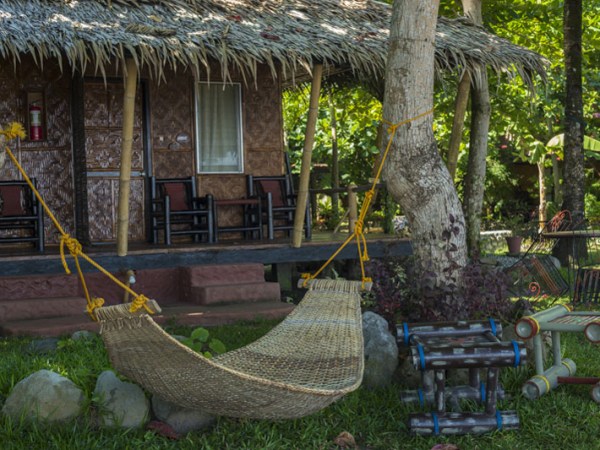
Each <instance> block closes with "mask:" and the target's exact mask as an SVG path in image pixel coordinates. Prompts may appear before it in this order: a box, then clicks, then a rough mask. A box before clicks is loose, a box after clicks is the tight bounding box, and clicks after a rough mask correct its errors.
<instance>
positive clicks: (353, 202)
mask: <svg viewBox="0 0 600 450" xmlns="http://www.w3.org/2000/svg"><path fill="white" fill-rule="evenodd" d="M355 189H356V185H355V184H350V185H349V186H348V232H349V233H350V234H353V233H354V228H356V221H357V220H358V199H357V195H356V190H355Z"/></svg>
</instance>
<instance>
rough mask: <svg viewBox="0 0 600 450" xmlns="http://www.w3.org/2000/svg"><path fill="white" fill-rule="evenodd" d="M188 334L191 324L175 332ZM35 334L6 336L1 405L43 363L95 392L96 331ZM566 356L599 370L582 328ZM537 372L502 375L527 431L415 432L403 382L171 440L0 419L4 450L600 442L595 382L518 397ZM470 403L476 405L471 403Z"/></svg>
mask: <svg viewBox="0 0 600 450" xmlns="http://www.w3.org/2000/svg"><path fill="white" fill-rule="evenodd" d="M273 325H274V323H273V322H258V323H251V324H243V325H237V326H226V327H219V328H214V329H211V336H213V337H217V338H219V339H220V340H222V341H223V342H224V343H225V344H226V346H227V349H228V350H232V349H234V348H237V347H239V346H242V345H244V344H246V343H248V342H251V341H253V340H255V339H257V338H258V337H260V336H261V335H263V334H264V333H266V332H267V331H268V330H269V329H270V328H271V327H272V326H273ZM170 331H172V332H174V333H177V334H186V333H189V332H190V331H191V330H190V329H186V328H177V329H171V330H170ZM30 342H31V340H29V339H3V340H0V404H1V403H3V402H4V399H5V398H6V396H7V395H8V394H9V392H10V390H11V387H12V386H13V385H14V384H15V383H17V382H18V381H19V380H21V379H22V378H24V377H26V376H27V375H29V374H31V373H33V372H34V371H37V370H40V369H50V370H53V371H56V372H58V373H60V374H62V375H64V376H66V377H68V378H70V379H71V380H72V381H74V382H75V383H76V384H77V385H78V386H80V387H81V388H82V389H84V391H85V392H86V394H87V396H88V398H91V392H92V391H93V389H94V385H95V382H96V377H97V376H98V374H99V373H100V372H101V371H102V370H105V369H108V368H109V363H108V359H107V356H106V352H105V350H104V347H103V345H102V341H101V340H100V338H99V337H97V338H94V339H92V340H88V341H73V340H71V339H64V340H61V341H60V348H59V350H58V351H57V352H55V353H52V354H47V355H33V354H30V353H29V352H28V351H27V347H28V345H29V343H30ZM563 347H564V353H565V355H566V356H568V357H570V358H572V359H573V360H574V361H575V362H576V363H577V365H578V370H577V374H578V375H587V376H597V375H600V348H599V347H598V346H595V347H594V346H592V345H591V344H589V343H588V342H586V341H585V340H584V338H583V337H582V336H579V335H569V334H564V335H563ZM531 375H532V369H531V368H529V369H518V370H517V369H505V370H503V374H502V381H503V383H504V387H505V389H506V391H507V393H508V394H509V395H510V399H508V400H505V401H503V402H500V405H499V406H500V409H516V410H517V411H518V413H519V416H520V419H521V430H520V431H516V432H514V431H512V432H494V433H491V434H488V435H483V436H457V437H431V438H420V437H415V436H410V435H409V434H408V432H407V429H406V421H407V418H408V414H409V413H410V412H416V411H418V408H417V407H408V406H404V405H403V404H402V403H401V402H400V401H399V394H400V391H401V390H402V388H403V387H402V386H401V385H399V384H398V385H393V386H392V387H390V388H388V389H385V390H379V391H367V390H364V389H362V388H361V389H359V390H358V391H356V392H354V393H352V394H350V395H347V396H346V397H345V398H343V399H341V400H340V401H339V402H337V403H336V404H334V405H332V406H330V407H328V408H326V409H325V410H323V411H321V412H319V413H318V414H314V415H312V416H310V417H306V418H303V419H297V420H286V421H279V422H269V421H262V420H246V419H243V420H241V419H228V418H220V419H219V420H218V422H217V425H216V426H215V427H214V428H213V429H212V430H210V431H208V432H206V433H190V434H189V435H187V436H186V437H184V438H182V439H181V440H179V441H171V440H168V439H166V438H163V437H160V436H157V435H155V434H154V433H152V432H150V431H145V430H137V431H133V430H129V431H124V430H108V429H94V428H92V427H90V426H89V425H88V424H87V423H88V421H86V420H81V421H80V422H79V423H71V424H66V425H53V426H43V425H39V424H38V425H34V424H27V423H10V421H9V420H7V419H6V418H2V419H0V449H2V450H12V449H27V450H32V449H40V450H42V449H43V450H47V449H61V450H63V449H64V450H71V449H138V448H139V449H144V450H151V449H236V450H237V449H252V450H258V449H260V450H263V449H315V450H316V449H335V448H338V447H336V446H335V444H334V439H335V438H336V436H338V435H339V434H340V433H341V432H343V431H347V432H349V433H351V434H352V435H353V436H354V437H355V439H356V442H357V444H358V446H359V447H358V448H360V449H378V450H379V449H381V450H387V449H415V450H419V449H430V448H431V447H433V446H434V445H435V444H438V443H453V444H455V445H456V446H458V447H459V448H460V449H486V450H487V449H525V450H533V449H545V450H549V449H561V450H562V449H581V450H589V449H600V405H598V404H596V403H594V402H593V401H592V400H591V397H590V395H589V387H588V386H562V387H560V388H558V389H557V390H556V391H554V392H551V393H550V394H548V395H546V396H544V397H542V398H541V399H539V400H537V401H534V402H532V401H528V400H526V399H525V398H523V397H522V396H521V395H520V388H521V385H522V383H523V382H524V381H525V380H526V379H527V378H528V377H529V376H531ZM466 406H467V407H468V406H469V405H466Z"/></svg>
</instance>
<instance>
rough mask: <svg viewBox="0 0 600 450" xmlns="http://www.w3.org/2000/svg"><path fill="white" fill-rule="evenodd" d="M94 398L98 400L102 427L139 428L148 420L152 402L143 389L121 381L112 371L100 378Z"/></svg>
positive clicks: (99, 419)
mask: <svg viewBox="0 0 600 450" xmlns="http://www.w3.org/2000/svg"><path fill="white" fill-rule="evenodd" d="M94 398H95V399H97V400H96V403H97V405H98V421H99V424H100V425H103V426H107V427H116V426H119V427H122V428H139V427H142V426H143V425H144V424H145V423H146V422H147V420H148V417H149V413H150V402H149V401H148V399H147V398H146V395H145V394H144V391H143V390H142V388H140V387H139V386H138V385H136V384H133V383H127V382H125V381H121V380H119V379H118V378H117V376H116V375H115V373H114V372H112V371H110V370H106V371H104V372H102V373H101V374H100V376H99V377H98V380H97V381H96V388H95V389H94Z"/></svg>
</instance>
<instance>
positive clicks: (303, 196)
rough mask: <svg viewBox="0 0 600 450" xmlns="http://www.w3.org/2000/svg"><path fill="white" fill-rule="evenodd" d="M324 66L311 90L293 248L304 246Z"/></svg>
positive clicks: (318, 67) (316, 67) (315, 74)
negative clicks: (313, 149)
mask: <svg viewBox="0 0 600 450" xmlns="http://www.w3.org/2000/svg"><path fill="white" fill-rule="evenodd" d="M322 75H323V65H322V64H315V65H314V67H313V79H312V85H311V88H310V105H309V108H308V119H307V121H306V133H305V135H304V150H303V152H302V167H301V168H300V183H299V184H300V185H299V187H298V202H297V204H296V214H295V217H294V234H293V240H292V247H296V248H298V247H300V246H301V245H302V228H303V226H304V219H305V217H306V202H307V200H308V185H309V182H310V165H311V160H312V148H313V144H314V142H315V129H316V125H317V116H318V114H319V94H320V92H321V77H322Z"/></svg>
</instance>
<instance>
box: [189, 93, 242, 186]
mask: <svg viewBox="0 0 600 450" xmlns="http://www.w3.org/2000/svg"><path fill="white" fill-rule="evenodd" d="M200 85H213V86H215V87H216V88H217V89H223V86H228V87H233V88H236V89H237V99H238V100H237V105H236V107H235V110H236V112H237V132H238V156H239V163H238V168H237V169H236V170H206V169H202V167H201V166H202V164H201V162H202V148H201V139H200V137H201V135H202V130H201V129H200V109H201V108H200V102H201V94H200ZM242 92H243V90H242V83H240V82H228V83H225V82H212V81H211V82H209V81H196V82H195V83H194V126H195V132H196V142H195V145H194V147H195V148H194V153H195V156H196V173H197V174H199V175H225V174H243V173H244V164H245V160H244V118H243V100H242Z"/></svg>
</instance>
